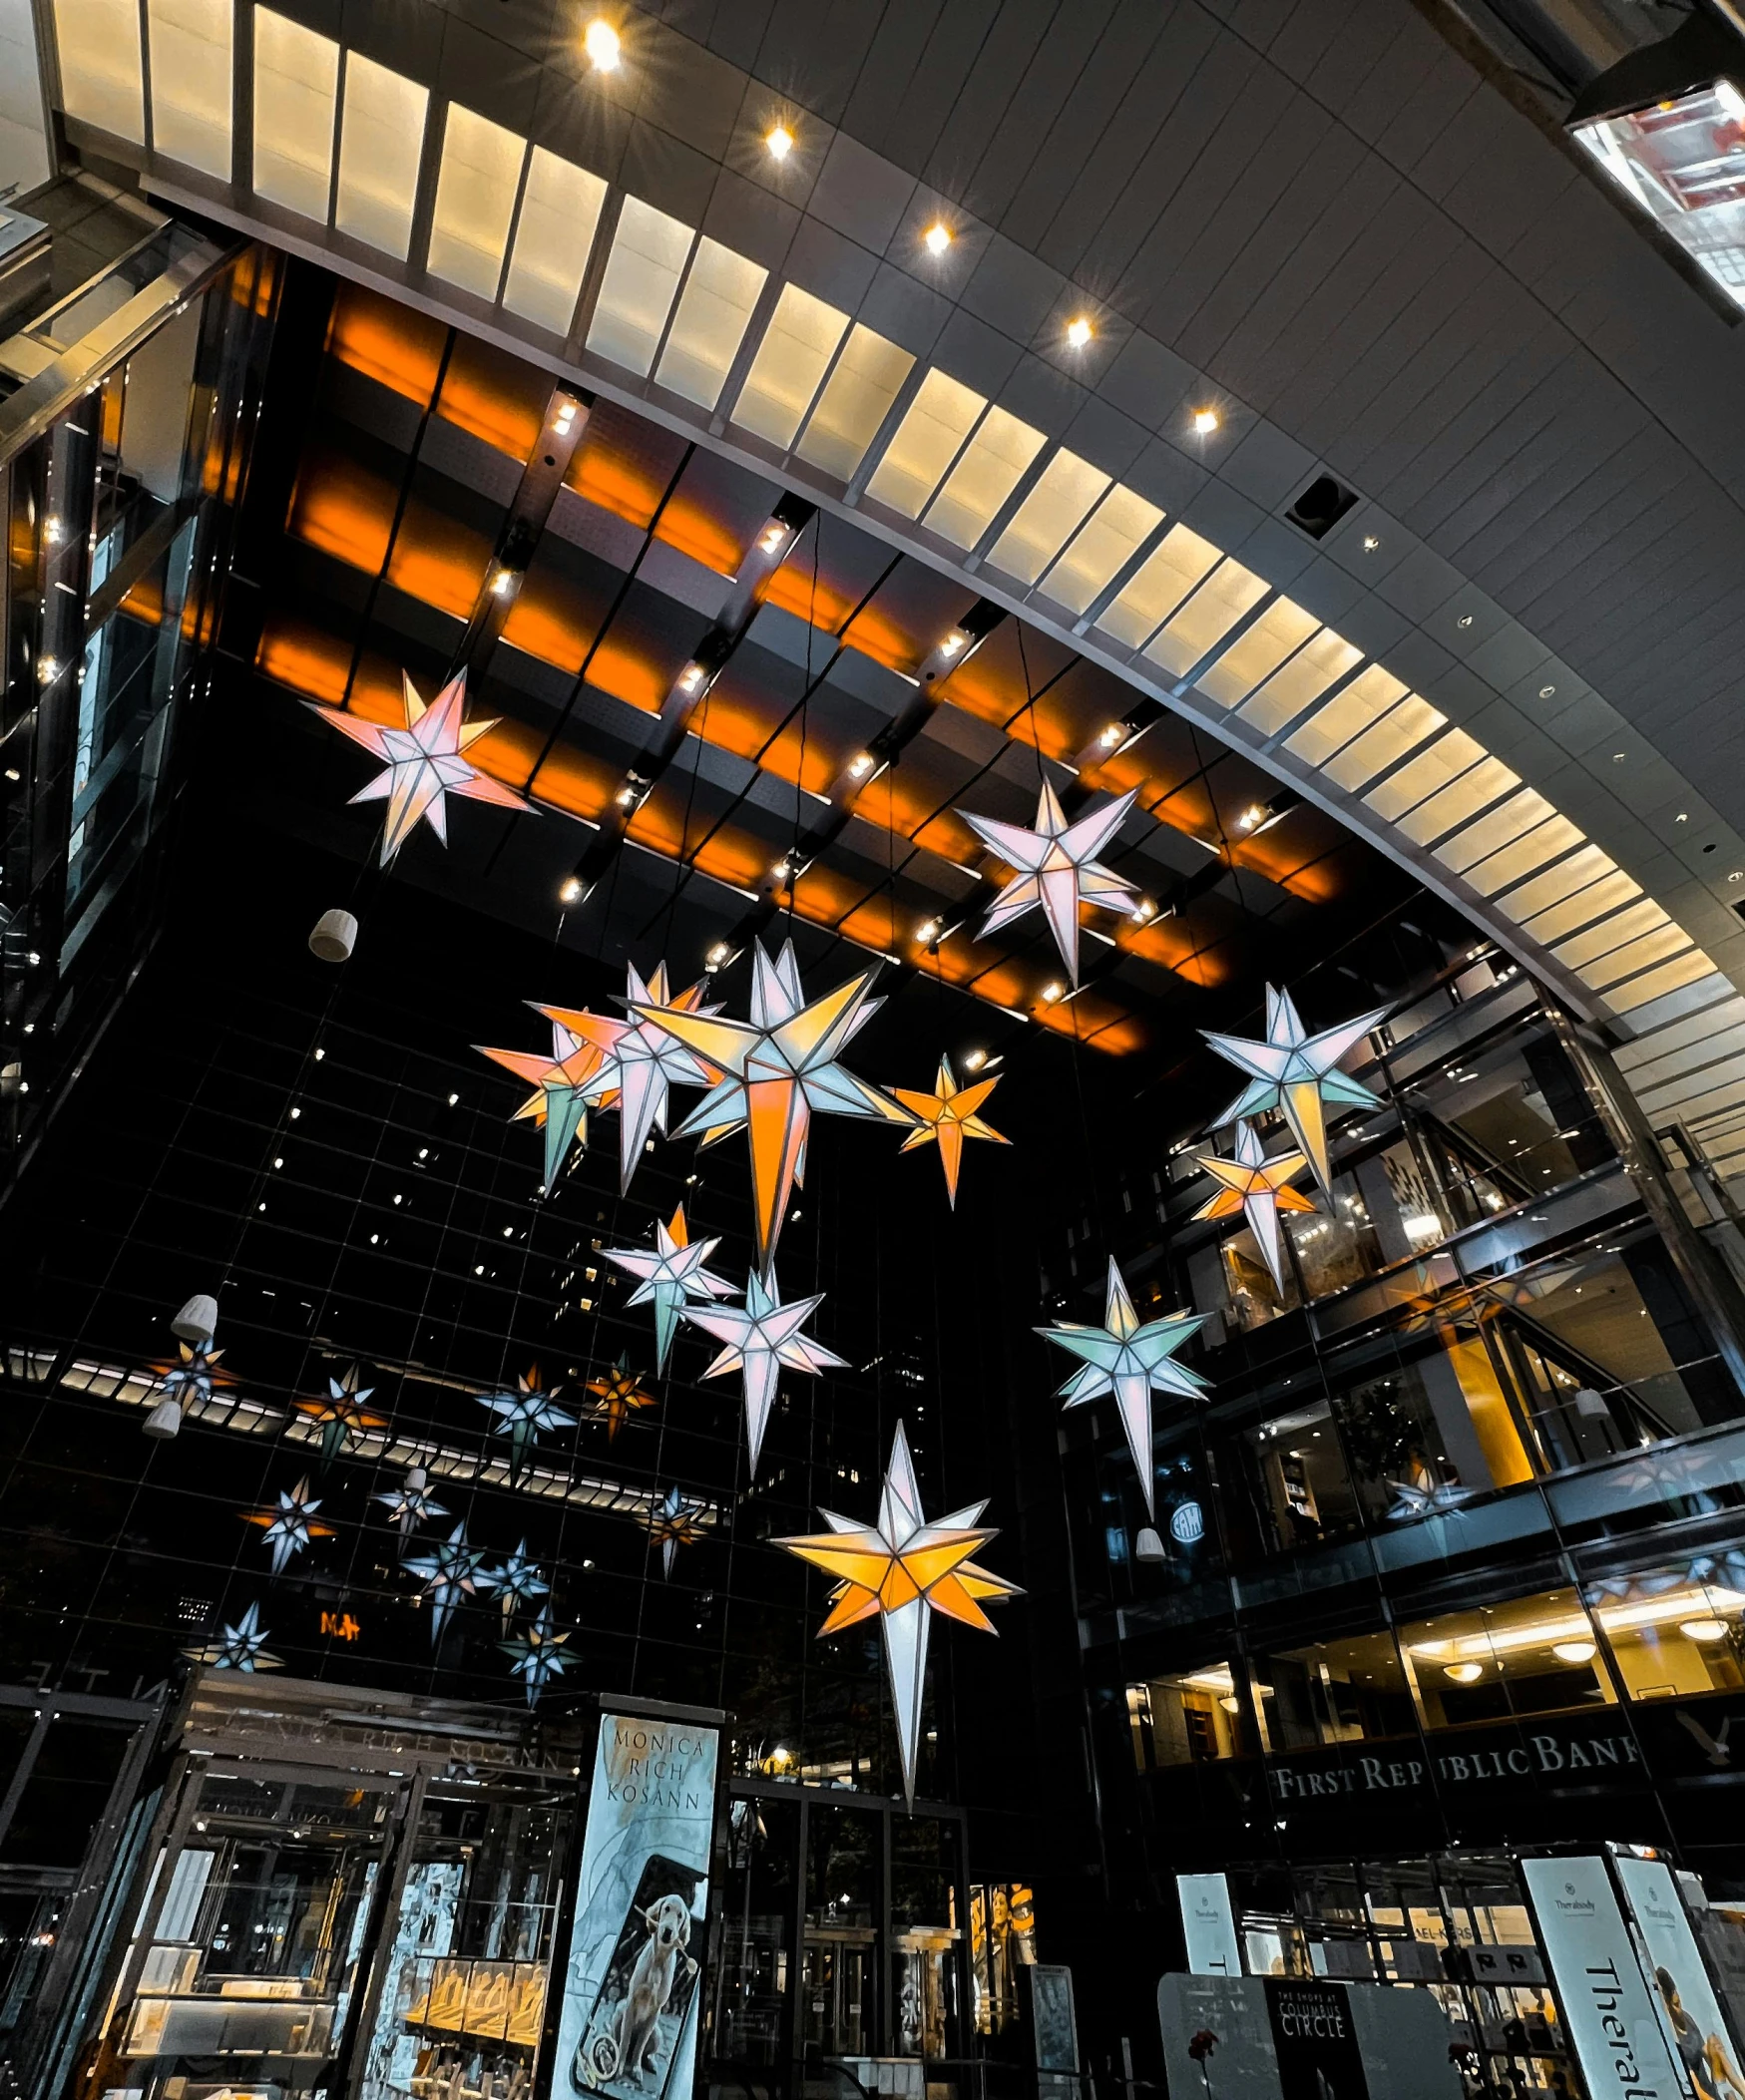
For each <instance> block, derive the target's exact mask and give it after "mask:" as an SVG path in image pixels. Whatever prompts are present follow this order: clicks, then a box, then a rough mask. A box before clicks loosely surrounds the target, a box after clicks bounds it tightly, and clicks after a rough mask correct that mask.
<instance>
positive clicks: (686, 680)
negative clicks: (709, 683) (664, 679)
mask: <svg viewBox="0 0 1745 2100" xmlns="http://www.w3.org/2000/svg"><path fill="white" fill-rule="evenodd" d="M701 683H702V665H701V664H700V663H687V664H686V665H685V666H684V668H683V669H682V670H681V671H680V672H679V673H678V689H679V691H680V692H695V690H696V688H697V687H698V686H699V685H700V684H701Z"/></svg>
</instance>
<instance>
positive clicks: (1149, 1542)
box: [1133, 1524, 1169, 1561]
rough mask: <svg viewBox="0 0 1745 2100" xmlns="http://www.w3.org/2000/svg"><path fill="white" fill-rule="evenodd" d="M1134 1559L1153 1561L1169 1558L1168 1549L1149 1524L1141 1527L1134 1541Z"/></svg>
mask: <svg viewBox="0 0 1745 2100" xmlns="http://www.w3.org/2000/svg"><path fill="white" fill-rule="evenodd" d="M1133 1558H1134V1559H1135V1560H1151V1561H1154V1560H1167V1559H1168V1558H1169V1553H1168V1549H1167V1548H1166V1547H1165V1545H1164V1543H1163V1541H1162V1539H1160V1538H1159V1537H1158V1536H1157V1534H1156V1532H1155V1531H1154V1530H1152V1528H1151V1526H1150V1525H1149V1524H1143V1525H1141V1526H1140V1529H1139V1532H1138V1535H1137V1536H1136V1537H1135V1538H1134V1540H1133Z"/></svg>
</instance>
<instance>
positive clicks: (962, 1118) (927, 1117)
mask: <svg viewBox="0 0 1745 2100" xmlns="http://www.w3.org/2000/svg"><path fill="white" fill-rule="evenodd" d="M999 1083H1000V1075H999V1073H998V1072H996V1073H995V1075H994V1077H993V1078H991V1079H978V1080H977V1081H976V1083H975V1084H974V1085H973V1086H960V1085H959V1084H958V1082H957V1074H956V1072H954V1071H953V1070H952V1068H951V1059H950V1058H949V1057H941V1058H940V1060H939V1080H938V1083H937V1084H936V1085H935V1087H934V1089H933V1091H932V1092H931V1093H920V1092H917V1091H916V1090H914V1089H913V1088H911V1087H908V1086H893V1087H892V1088H891V1089H890V1091H891V1097H892V1099H893V1100H896V1101H900V1102H901V1103H902V1105H903V1106H904V1107H905V1108H907V1109H908V1111H909V1113H910V1114H911V1115H912V1116H913V1117H914V1118H915V1127H914V1129H913V1130H911V1131H910V1132H909V1134H908V1136H907V1137H905V1138H904V1140H903V1150H904V1151H905V1152H912V1151H914V1149H915V1147H916V1146H917V1145H927V1144H932V1143H934V1142H935V1141H936V1140H937V1142H938V1145H939V1163H940V1165H941V1166H942V1167H944V1169H945V1192H946V1195H947V1196H948V1197H949V1198H950V1199H951V1207H952V1209H953V1210H956V1208H957V1207H958V1170H959V1169H960V1168H961V1167H962V1165H963V1161H964V1139H965V1138H966V1137H986V1138H991V1139H992V1140H993V1142H994V1143H995V1144H997V1145H1009V1144H1010V1143H1011V1142H1012V1140H1011V1138H1010V1137H1002V1136H1001V1134H1000V1132H999V1131H998V1130H996V1129H995V1128H994V1126H993V1124H992V1123H985V1122H984V1121H983V1120H982V1118H981V1117H980V1116H979V1115H978V1114H977V1113H976V1110H977V1109H978V1108H980V1107H981V1105H982V1103H983V1102H984V1101H985V1100H986V1099H987V1098H988V1096H989V1094H991V1093H992V1092H993V1091H994V1089H995V1087H996V1086H998V1085H999Z"/></svg>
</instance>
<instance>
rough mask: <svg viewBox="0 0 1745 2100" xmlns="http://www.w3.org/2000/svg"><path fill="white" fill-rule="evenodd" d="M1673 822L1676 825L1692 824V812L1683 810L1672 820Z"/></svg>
mask: <svg viewBox="0 0 1745 2100" xmlns="http://www.w3.org/2000/svg"><path fill="white" fill-rule="evenodd" d="M1672 821H1673V823H1675V824H1688V823H1689V822H1690V811H1689V810H1688V809H1681V810H1680V811H1679V812H1678V814H1677V816H1675V817H1674V818H1673V819H1672Z"/></svg>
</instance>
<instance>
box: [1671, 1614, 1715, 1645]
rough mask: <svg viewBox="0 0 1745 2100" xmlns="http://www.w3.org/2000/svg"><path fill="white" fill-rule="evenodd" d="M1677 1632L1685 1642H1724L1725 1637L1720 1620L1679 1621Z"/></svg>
mask: <svg viewBox="0 0 1745 2100" xmlns="http://www.w3.org/2000/svg"><path fill="white" fill-rule="evenodd" d="M1678 1630H1679V1632H1680V1633H1682V1634H1683V1635H1684V1637H1685V1639H1686V1640H1687V1641H1724V1640H1725V1639H1726V1637H1727V1629H1726V1626H1725V1625H1724V1624H1723V1622H1722V1621H1721V1620H1720V1619H1680V1620H1679V1622H1678Z"/></svg>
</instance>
